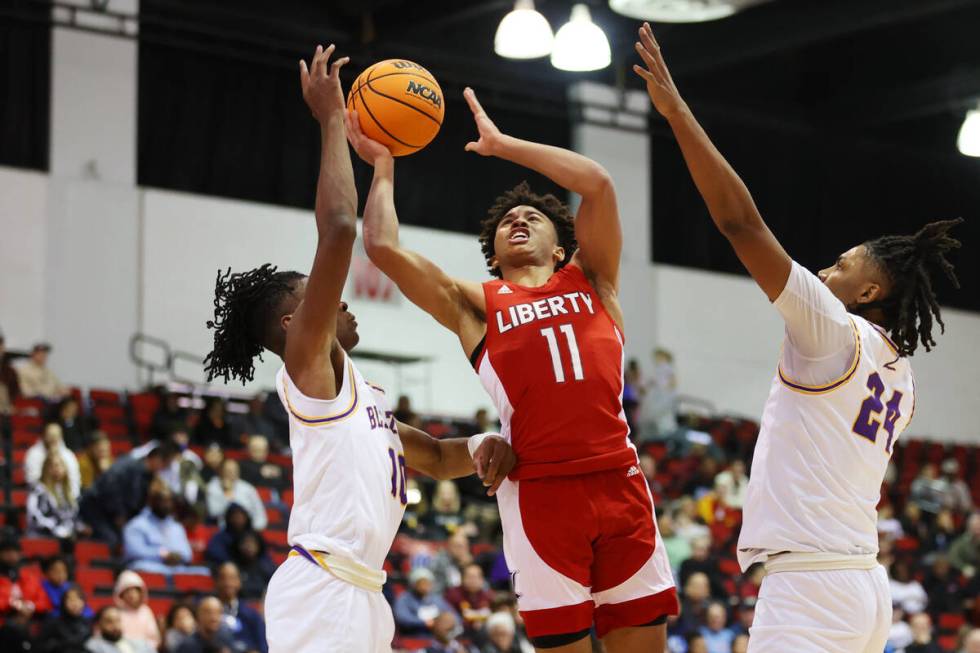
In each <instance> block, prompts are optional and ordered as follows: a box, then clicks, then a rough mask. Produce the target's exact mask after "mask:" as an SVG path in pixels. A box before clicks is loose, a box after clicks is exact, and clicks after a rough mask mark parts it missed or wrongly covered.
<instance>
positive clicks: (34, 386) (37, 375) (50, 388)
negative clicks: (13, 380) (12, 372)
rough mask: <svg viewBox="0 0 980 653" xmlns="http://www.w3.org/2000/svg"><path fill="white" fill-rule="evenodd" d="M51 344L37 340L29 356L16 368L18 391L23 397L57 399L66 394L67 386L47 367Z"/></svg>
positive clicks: (46, 399)
mask: <svg viewBox="0 0 980 653" xmlns="http://www.w3.org/2000/svg"><path fill="white" fill-rule="evenodd" d="M50 353H51V345H49V344H47V343H44V342H39V343H37V344H36V345H34V347H33V349H31V357H30V359H28V360H27V361H26V362H24V363H22V364H21V365H20V367H18V368H17V379H18V381H19V382H20V392H21V394H23V395H24V396H25V397H40V398H41V399H44V400H45V401H58V400H59V399H61V398H62V397H64V396H66V395H67V394H68V388H66V387H65V385H64V384H63V383H62V382H61V381H60V380H59V379H58V377H57V376H55V373H54V372H52V371H51V369H50V368H48V355H49V354H50Z"/></svg>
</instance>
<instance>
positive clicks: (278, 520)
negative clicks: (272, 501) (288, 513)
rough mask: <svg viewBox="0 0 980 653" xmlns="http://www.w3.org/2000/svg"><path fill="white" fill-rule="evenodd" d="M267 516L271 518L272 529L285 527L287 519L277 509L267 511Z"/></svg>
mask: <svg viewBox="0 0 980 653" xmlns="http://www.w3.org/2000/svg"><path fill="white" fill-rule="evenodd" d="M265 514H266V516H267V517H268V518H269V526H271V527H275V526H280V527H281V526H285V525H286V519H285V517H283V514H282V513H281V512H279V511H278V510H276V509H275V508H273V509H271V510H266V511H265Z"/></svg>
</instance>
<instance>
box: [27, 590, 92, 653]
mask: <svg viewBox="0 0 980 653" xmlns="http://www.w3.org/2000/svg"><path fill="white" fill-rule="evenodd" d="M91 636H92V623H91V622H90V621H89V620H88V619H86V618H85V617H74V616H72V615H70V614H68V613H67V612H66V611H65V609H64V600H62V608H61V616H59V617H55V618H52V619H50V620H49V621H48V622H47V623H45V624H44V628H43V629H42V630H41V635H40V636H39V637H38V638H37V642H36V646H35V648H34V650H35V651H40V653H85V651H86V649H85V642H86V641H88V638H89V637H91Z"/></svg>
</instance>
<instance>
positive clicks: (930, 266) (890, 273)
mask: <svg viewBox="0 0 980 653" xmlns="http://www.w3.org/2000/svg"><path fill="white" fill-rule="evenodd" d="M961 222H963V219H962V218H957V219H955V220H941V221H938V222H930V223H929V224H927V225H926V226H924V227H922V228H921V229H919V231H917V232H916V233H914V234H912V235H911V236H882V237H880V238H876V239H874V240H870V241H868V242H866V243H865V244H864V245H865V249H866V250H867V252H868V256H870V257H871V259H872V260H873V261H874V262H875V263H876V264H877V265H878V267H879V268H880V269H881V270H882V271H883V272H884V273H885V275H886V276H887V277H888V280H889V281H890V282H891V283H892V289H891V292H890V293H889V295H888V297H886V298H885V299H884V300H881V301H879V302H873V303H872V304H873V306H870V305H869V306H865V307H864V308H865V310H867V309H868V308H871V307H874V308H880V309H881V310H882V311H884V313H885V324H883V325H882V326H884V327H885V328H886V329H888V330H889V332H890V333H891V337H892V340H894V341H895V344H896V345H897V346H898V350H899V353H900V354H901V355H902V356H911V355H912V354H914V353H915V350H916V349H917V348H918V345H919V343H920V342H921V343H922V346H923V347H925V348H926V351H930V350H931V349H932V348H933V347H935V346H936V341H935V339H934V338H933V336H932V324H933V318H935V321H936V322H938V323H939V328H940V332H943V331H945V330H946V325H945V324H943V319H942V314H941V312H940V309H939V302H938V301H937V299H936V292H935V290H934V289H933V283H932V274H933V272H935V271H937V270H941V271H942V273H943V274H944V275H945V276H946V278H947V279H948V280H949V281H950V283H952V284H953V286H955V287H956V288H959V287H960V282H959V280H958V279H957V278H956V272H955V270H954V269H953V264H952V263H950V262H949V261H948V260H947V259H946V254H948V253H949V252H950V251H951V250H954V249H957V248H959V247H960V241H958V240H956V239H955V238H953V237H952V236H950V235H949V230H950V229H952V228H953V227H955V226H956V225H958V224H960V223H961Z"/></svg>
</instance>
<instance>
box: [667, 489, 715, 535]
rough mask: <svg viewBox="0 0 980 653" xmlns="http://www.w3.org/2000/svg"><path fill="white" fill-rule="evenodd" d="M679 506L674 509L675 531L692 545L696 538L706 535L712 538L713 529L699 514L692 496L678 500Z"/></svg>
mask: <svg viewBox="0 0 980 653" xmlns="http://www.w3.org/2000/svg"><path fill="white" fill-rule="evenodd" d="M676 505H677V508H676V509H675V510H674V532H675V533H677V534H678V535H679V536H680V537H683V538H684V539H685V540H687V541H688V542H689V543H690V544H691V545H692V546H693V545H694V540H696V539H698V538H701V537H706V538H709V539H710V538H711V530H710V529H709V528H708V527H707V526H705V525H704V522H702V520H701V516H700V515H699V514H698V505H697V503H695V501H694V499H692V498H691V497H682V498H680V499H678V500H677V504H676Z"/></svg>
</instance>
